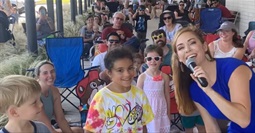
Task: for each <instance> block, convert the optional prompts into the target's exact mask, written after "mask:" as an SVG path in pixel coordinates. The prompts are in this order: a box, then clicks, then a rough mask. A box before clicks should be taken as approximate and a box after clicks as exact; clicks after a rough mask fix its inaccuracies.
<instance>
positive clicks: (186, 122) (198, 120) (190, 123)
mask: <svg viewBox="0 0 255 133" xmlns="http://www.w3.org/2000/svg"><path fill="white" fill-rule="evenodd" d="M181 122H182V126H183V127H184V128H193V127H195V126H196V125H201V126H204V121H203V119H202V117H201V115H198V116H181Z"/></svg>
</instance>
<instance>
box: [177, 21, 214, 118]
mask: <svg viewBox="0 0 255 133" xmlns="http://www.w3.org/2000/svg"><path fill="white" fill-rule="evenodd" d="M186 32H190V33H192V34H194V35H195V36H196V37H197V38H198V39H199V40H200V41H201V43H202V44H203V45H206V43H205V40H204V38H203V34H202V32H201V31H200V30H199V29H197V28H196V27H194V26H188V27H185V28H182V29H181V30H179V31H178V32H177V33H176V34H175V36H174V39H173V45H172V46H173V55H172V69H173V81H174V85H175V98H176V102H177V105H178V110H179V111H180V112H181V113H184V114H191V113H193V112H194V111H195V110H196V106H195V104H194V102H193V100H192V99H191V96H190V93H189V88H190V84H191V82H192V81H193V79H192V78H191V77H190V73H191V71H190V70H189V68H188V67H186V65H184V64H183V63H182V62H179V59H178V55H177V50H176V41H177V39H178V38H179V37H180V35H182V34H183V33H186ZM205 56H206V58H207V59H208V60H209V61H213V60H214V58H213V57H212V56H211V54H210V51H209V49H208V50H207V51H206V52H205Z"/></svg>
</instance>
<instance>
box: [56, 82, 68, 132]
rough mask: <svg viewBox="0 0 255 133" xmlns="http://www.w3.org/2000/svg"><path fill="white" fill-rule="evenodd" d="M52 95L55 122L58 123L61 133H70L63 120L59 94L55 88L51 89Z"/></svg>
mask: <svg viewBox="0 0 255 133" xmlns="http://www.w3.org/2000/svg"><path fill="white" fill-rule="evenodd" d="M52 94H53V99H54V101H53V102H54V104H53V105H54V116H55V118H56V122H57V123H58V126H59V127H60V129H61V130H62V132H65V133H71V132H72V130H71V128H70V126H69V125H68V122H67V120H66V119H65V115H64V112H63V109H62V105H61V98H60V94H59V91H58V89H57V88H56V87H52Z"/></svg>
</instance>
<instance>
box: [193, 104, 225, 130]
mask: <svg viewBox="0 0 255 133" xmlns="http://www.w3.org/2000/svg"><path fill="white" fill-rule="evenodd" d="M195 105H196V106H197V109H198V110H199V112H200V114H201V116H202V118H203V121H204V124H205V129H206V131H207V132H213V133H220V132H221V131H220V127H219V125H218V123H217V121H216V119H215V118H213V117H212V116H211V115H210V114H209V113H208V111H207V110H206V109H205V108H204V107H203V106H201V105H200V104H199V103H196V102H195Z"/></svg>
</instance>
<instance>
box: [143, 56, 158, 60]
mask: <svg viewBox="0 0 255 133" xmlns="http://www.w3.org/2000/svg"><path fill="white" fill-rule="evenodd" d="M145 59H146V61H151V60H152V59H154V60H155V61H159V60H160V59H161V57H160V56H155V57H145Z"/></svg>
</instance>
